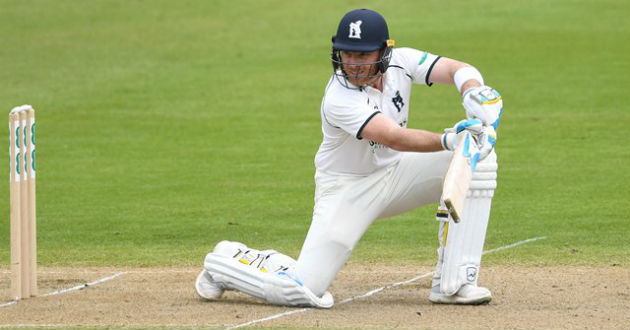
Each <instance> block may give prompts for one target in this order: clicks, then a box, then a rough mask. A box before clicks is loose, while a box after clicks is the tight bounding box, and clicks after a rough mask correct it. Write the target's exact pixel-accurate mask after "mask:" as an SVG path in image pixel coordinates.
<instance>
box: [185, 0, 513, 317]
mask: <svg viewBox="0 0 630 330" xmlns="http://www.w3.org/2000/svg"><path fill="white" fill-rule="evenodd" d="M331 62H332V66H333V74H332V76H331V78H330V80H329V81H328V84H327V86H326V89H325V92H324V97H323V100H322V104H321V110H320V113H321V124H322V135H323V141H322V143H321V145H320V147H319V150H318V151H317V154H316V155H315V167H316V172H315V184H316V188H315V204H314V207H313V218H312V222H311V226H310V229H309V231H308V234H307V236H306V239H305V241H304V244H303V246H302V250H301V252H300V255H299V257H298V259H297V260H294V259H293V258H291V257H289V256H286V255H284V254H281V253H279V252H277V251H274V250H263V251H260V250H256V249H253V248H250V247H247V246H245V245H244V244H241V243H238V242H230V241H222V242H219V243H218V244H217V245H216V247H215V248H214V250H213V251H212V252H211V253H209V254H208V255H207V256H206V258H205V262H204V269H203V270H202V271H201V273H200V274H199V276H198V277H197V280H196V283H195V288H196V290H197V293H198V294H199V295H200V296H201V297H203V298H205V299H208V300H216V299H218V298H220V297H221V295H222V293H223V292H224V291H225V290H237V291H241V292H244V293H246V294H249V295H252V296H255V297H258V298H261V299H264V300H266V301H268V302H269V303H272V304H278V305H287V306H313V307H318V308H330V307H332V306H333V304H334V299H333V297H332V295H331V294H330V292H328V291H327V290H328V288H329V287H330V285H331V283H332V282H333V280H334V279H335V276H336V275H337V273H339V271H340V270H341V267H342V266H343V265H344V263H345V262H346V261H347V260H348V258H349V257H350V254H351V253H352V250H353V249H354V247H355V246H356V244H357V242H358V241H359V239H360V238H361V236H363V234H364V233H365V231H366V230H367V228H368V227H369V226H370V224H372V222H373V221H374V220H376V219H380V218H386V217H391V216H394V215H398V214H402V213H405V212H408V211H410V210H412V209H415V208H418V207H421V206H424V205H428V204H432V203H438V202H440V206H439V207H438V210H437V220H438V222H439V230H438V240H439V247H438V250H437V252H438V259H437V267H436V271H435V273H434V277H433V282H432V289H431V293H430V295H429V300H430V301H432V302H434V303H444V304H482V303H487V302H489V301H490V300H491V298H492V295H491V293H490V290H488V289H487V288H485V287H481V286H478V285H477V279H478V277H479V267H480V263H481V254H482V251H483V245H484V241H485V234H486V228H487V225H488V219H489V217H490V206H491V201H492V196H493V193H494V189H495V188H496V171H497V162H496V154H495V152H494V145H495V141H496V138H497V135H496V129H497V126H498V124H499V117H500V115H501V112H502V109H503V103H502V102H503V101H502V100H501V96H500V94H499V93H498V92H497V91H496V90H494V89H492V88H491V87H488V86H487V85H485V83H484V79H483V77H482V75H481V73H480V72H479V71H478V70H477V69H476V68H475V67H473V66H471V65H469V64H466V63H463V62H460V61H457V60H454V59H450V58H446V57H441V56H437V55H434V54H431V53H429V52H425V51H421V50H416V49H412V48H394V40H392V39H390V38H389V30H388V28H387V23H386V22H385V19H384V18H383V17H382V16H381V15H380V14H379V13H377V12H375V11H372V10H368V9H358V10H353V11H351V12H349V13H347V14H346V15H345V16H343V18H342V19H341V22H340V23H339V26H338V28H337V33H336V34H335V36H333V38H332V54H331ZM434 83H437V84H449V85H455V87H456V88H457V92H458V93H459V95H458V97H462V104H463V107H464V110H465V114H466V117H467V119H464V120H462V121H460V122H458V123H457V124H456V125H455V126H453V127H452V128H448V129H446V130H445V132H444V133H434V132H429V131H426V130H421V129H411V128H407V120H408V117H409V104H410V101H411V87H412V85H413V84H419V85H424V86H431V85H433V84H434ZM430 110H434V109H430ZM462 132H469V133H470V134H471V135H472V136H473V138H474V140H475V143H476V145H477V147H478V148H479V151H480V157H479V159H480V160H479V162H478V163H477V166H476V170H475V172H474V174H473V179H472V182H471V183H470V189H469V191H468V195H467V197H466V200H465V203H464V209H463V217H462V220H461V222H459V223H455V222H454V221H453V220H452V219H451V218H450V216H449V214H448V212H447V210H446V208H445V206H444V203H443V202H442V201H440V195H441V192H442V184H443V181H444V177H445V175H446V172H447V170H448V167H449V164H450V161H451V158H452V157H453V150H454V149H455V147H456V144H457V143H458V141H459V136H458V134H461V133H462ZM418 239H422V238H421V237H419V238H418ZM404 253H414V252H413V251H405V252H404Z"/></svg>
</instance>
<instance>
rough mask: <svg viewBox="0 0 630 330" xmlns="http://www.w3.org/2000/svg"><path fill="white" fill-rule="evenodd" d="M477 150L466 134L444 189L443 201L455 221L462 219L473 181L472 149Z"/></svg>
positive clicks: (462, 138)
mask: <svg viewBox="0 0 630 330" xmlns="http://www.w3.org/2000/svg"><path fill="white" fill-rule="evenodd" d="M474 148H476V146H475V145H474V142H473V141H472V138H471V136H470V133H468V132H464V133H463V134H462V137H461V138H460V140H459V144H458V145H457V148H456V149H455V152H454V154H453V159H452V160H451V164H450V165H449V167H448V172H447V173H446V177H445V178H444V185H443V187H442V200H443V201H444V204H446V207H448V212H449V214H450V215H451V217H452V218H453V221H455V222H459V221H461V219H462V215H463V209H464V201H465V200H466V194H467V193H468V188H469V187H470V182H471V181H472V173H473V167H472V165H471V156H472V155H471V149H474Z"/></svg>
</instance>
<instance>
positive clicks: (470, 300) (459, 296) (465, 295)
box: [429, 284, 492, 305]
mask: <svg viewBox="0 0 630 330" xmlns="http://www.w3.org/2000/svg"><path fill="white" fill-rule="evenodd" d="M429 300H430V301H431V302H433V303H436V304H458V305H481V304H487V303H488V302H490V300H492V293H490V290H488V288H484V287H482V286H475V285H472V284H464V285H463V286H462V287H461V288H460V289H459V290H458V291H457V293H455V294H454V295H451V296H449V295H445V294H443V293H441V292H440V287H439V286H434V287H433V289H432V290H431V294H430V295H429Z"/></svg>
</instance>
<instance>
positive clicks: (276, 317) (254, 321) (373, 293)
mask: <svg viewBox="0 0 630 330" xmlns="http://www.w3.org/2000/svg"><path fill="white" fill-rule="evenodd" d="M546 238H547V236H540V237H534V238H528V239H526V240H522V241H518V242H516V243H512V244H508V245H504V246H500V247H498V248H494V249H490V250H486V251H483V254H489V253H493V252H496V251H501V250H507V249H511V248H513V247H517V246H519V245H522V244H527V243H531V242H535V241H540V240H543V239H546ZM431 275H433V272H428V273H426V274H423V275H419V276H416V277H414V278H411V279H408V280H406V281H402V282H396V283H393V284H390V285H386V286H384V287H380V288H376V289H374V290H370V291H368V292H366V293H364V294H362V295H358V296H354V297H350V298H346V299H344V300H342V301H340V302H339V303H337V305H343V304H347V303H350V302H353V301H355V300H357V299H363V298H367V297H370V296H373V295H375V294H377V293H379V292H381V291H385V290H387V289H391V288H395V287H398V286H402V285H407V284H409V283H412V282H415V281H417V280H420V279H423V278H425V277H429V276H431ZM314 309H316V308H312V307H307V308H301V309H293V310H290V311H287V312H283V313H278V314H274V315H271V316H267V317H264V318H262V319H256V320H252V321H249V322H245V323H241V324H237V325H233V326H231V327H227V328H225V329H223V330H234V329H238V328H242V327H246V326H250V325H252V324H256V323H262V322H266V321H271V320H274V319H278V318H281V317H285V316H289V315H293V314H297V313H303V312H306V311H310V310H314Z"/></svg>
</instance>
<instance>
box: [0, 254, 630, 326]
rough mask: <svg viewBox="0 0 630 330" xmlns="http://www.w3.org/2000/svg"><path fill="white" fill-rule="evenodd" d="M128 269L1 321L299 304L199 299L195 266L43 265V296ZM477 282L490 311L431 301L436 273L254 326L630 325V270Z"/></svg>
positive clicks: (190, 318) (190, 313) (107, 322)
mask: <svg viewBox="0 0 630 330" xmlns="http://www.w3.org/2000/svg"><path fill="white" fill-rule="evenodd" d="M431 271H432V269H430V268H426V267H425V268H422V267H400V266H382V265H369V266H366V265H354V264H350V265H348V266H346V267H345V268H344V269H343V270H342V272H341V274H340V275H339V277H338V278H337V280H336V281H335V283H334V284H333V287H332V290H331V291H332V292H333V294H334V296H335V299H336V301H337V302H341V301H343V300H344V299H347V298H351V297H357V296H361V295H364V294H365V293H367V292H369V291H371V290H374V289H376V288H381V287H386V286H389V285H391V284H393V283H396V282H400V281H406V280H409V279H411V278H414V277H416V276H418V275H423V274H427V273H429V272H431ZM120 272H124V273H123V274H122V275H120V276H118V277H116V278H114V279H111V280H109V281H106V282H103V283H100V284H96V285H94V286H91V287H88V288H86V289H84V290H80V291H73V292H67V293H63V294H59V295H54V296H48V297H38V298H34V299H29V300H24V301H21V302H19V303H17V304H14V305H10V306H5V307H0V325H2V327H5V328H12V327H15V326H19V325H43V326H55V327H64V326H89V327H120V328H124V327H133V328H151V327H160V328H161V327H168V328H181V329H189V328H193V329H196V328H204V329H208V328H218V329H224V328H228V327H233V326H237V325H242V324H244V323H247V322H249V321H253V320H259V319H262V318H266V317H269V316H272V315H276V314H280V313H284V312H287V311H296V310H298V309H296V308H287V307H277V306H269V305H267V304H265V303H264V302H261V301H259V300H256V299H253V298H250V297H248V296H245V295H243V294H240V293H236V292H228V293H226V294H225V295H224V298H223V299H222V300H221V301H220V302H206V301H202V300H201V299H199V298H197V296H196V294H195V292H194V289H193V282H194V280H195V277H196V275H197V273H198V269H193V268H176V269H163V268H160V269H158V268H142V269H111V268H90V269H77V268H41V269H40V278H39V283H40V291H41V293H48V292H53V291H56V290H60V289H64V288H69V287H73V286H75V285H80V284H83V283H88V282H91V281H94V280H96V279H99V278H102V277H105V276H109V275H114V274H117V273H120ZM480 284H482V285H485V286H488V287H490V288H491V289H492V290H493V294H494V299H493V300H492V302H491V303H490V304H489V305H484V306H444V305H432V304H431V303H430V302H429V301H428V300H427V297H428V294H429V285H430V276H427V277H425V278H421V279H419V280H417V281H414V282H412V283H409V284H405V285H400V286H396V287H390V288H386V289H385V290H383V291H381V292H378V293H376V294H374V295H371V296H369V297H364V298H357V299H355V300H352V301H350V302H347V303H343V304H338V305H336V306H335V307H333V308H332V309H331V310H313V309H308V310H302V309H299V310H301V311H299V312H297V313H293V314H290V315H284V316H281V317H279V318H276V319H273V320H269V321H264V322H260V323H256V324H255V325H251V326H252V327H265V328H270V327H272V328H282V327H287V328H315V327H323V328H355V329H357V328H361V329H367V328H369V329H383V328H387V329H411V328H413V329H418V328H435V329H449V328H483V329H485V328H502V329H544V328H548V329H628V328H630V300H629V296H628V293H629V292H630V270H629V269H628V268H627V267H622V266H616V267H605V268H603V267H506V266H502V267H485V268H484V269H482V278H481V280H480ZM0 298H1V300H2V301H8V300H9V272H8V270H7V269H6V268H5V269H1V270H0Z"/></svg>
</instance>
